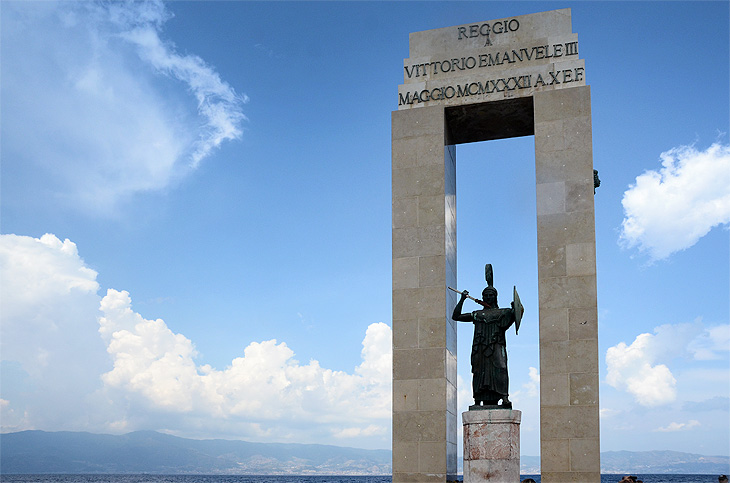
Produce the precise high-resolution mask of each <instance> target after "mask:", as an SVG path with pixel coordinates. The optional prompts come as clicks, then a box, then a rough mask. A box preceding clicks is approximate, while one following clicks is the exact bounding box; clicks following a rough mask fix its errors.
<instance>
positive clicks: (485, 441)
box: [462, 409, 522, 483]
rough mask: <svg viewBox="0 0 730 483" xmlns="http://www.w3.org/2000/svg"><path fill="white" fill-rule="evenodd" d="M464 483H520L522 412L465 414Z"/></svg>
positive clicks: (499, 410) (477, 412)
mask: <svg viewBox="0 0 730 483" xmlns="http://www.w3.org/2000/svg"><path fill="white" fill-rule="evenodd" d="M462 418H463V421H464V483H519V481H520V421H521V419H522V411H517V410H511V409H492V410H477V411H467V412H465V413H462Z"/></svg>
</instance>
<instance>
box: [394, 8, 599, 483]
mask: <svg viewBox="0 0 730 483" xmlns="http://www.w3.org/2000/svg"><path fill="white" fill-rule="evenodd" d="M409 55H410V57H409V58H408V59H405V61H404V66H403V74H404V83H403V84H402V85H400V86H399V88H398V110H397V111H394V112H393V113H392V170H393V171H392V176H393V177H392V183H393V185H392V194H393V481H394V482H406V481H415V482H419V483H424V482H430V481H439V482H443V481H447V480H450V479H452V478H453V477H454V476H455V475H456V465H457V441H456V435H457V424H460V422H459V421H458V418H457V405H456V326H455V322H453V321H452V320H451V314H452V311H453V307H454V305H455V303H456V294H454V293H453V292H451V291H449V290H447V287H448V286H452V287H455V286H456V246H457V245H456V150H455V145H456V144H460V143H469V142H476V141H485V140H492V139H501V138H509V137H516V136H527V135H534V136H535V178H536V187H537V251H538V283H539V338H540V447H541V467H542V481H543V482H544V483H553V482H554V483H558V482H559V483H565V482H571V481H575V482H583V483H588V482H600V462H599V453H600V447H599V417H598V335H597V334H598V332H597V302H596V262H595V214H594V206H593V197H594V193H593V152H592V139H591V100H590V87H589V86H587V85H586V80H585V78H586V72H585V63H584V60H583V59H581V58H580V57H579V53H578V36H577V34H574V33H572V28H571V17H570V9H563V10H555V11H550V12H543V13H536V14H531V15H523V16H517V17H511V18H505V19H498V20H490V21H486V22H478V23H474V24H467V25H459V26H454V27H447V28H441V29H436V30H428V31H423V32H415V33H411V34H410V50H409ZM488 255H489V254H485V259H487V258H488ZM489 261H492V260H491V259H490V260H489ZM492 262H494V263H498V261H492ZM526 305H527V306H528V310H531V312H532V310H534V309H532V308H531V307H530V305H529V303H526ZM532 313H534V312H532Z"/></svg>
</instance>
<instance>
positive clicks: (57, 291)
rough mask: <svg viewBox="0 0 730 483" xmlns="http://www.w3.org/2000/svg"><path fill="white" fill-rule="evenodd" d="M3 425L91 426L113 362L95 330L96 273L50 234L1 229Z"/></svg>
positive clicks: (67, 243)
mask: <svg viewBox="0 0 730 483" xmlns="http://www.w3.org/2000/svg"><path fill="white" fill-rule="evenodd" d="M0 273H1V274H2V299H1V300H0V305H2V310H0V355H2V365H1V366H0V367H1V368H2V381H3V384H2V398H3V399H4V400H6V401H7V404H4V407H3V410H4V411H3V420H2V426H3V428H4V429H6V428H17V429H28V428H29V427H44V426H46V425H50V426H52V427H54V428H55V429H70V428H74V427H76V428H78V427H82V428H85V427H86V424H87V423H88V419H89V417H90V416H89V415H90V414H91V413H92V412H93V411H92V405H93V404H92V402H91V401H89V400H88V396H89V395H90V394H91V393H92V392H93V391H95V390H96V389H98V388H100V387H101V381H100V380H99V378H98V376H99V373H100V371H103V370H105V368H106V367H108V366H110V364H109V362H108V358H107V356H106V354H105V352H104V344H103V342H102V341H101V339H100V338H99V336H98V334H97V333H96V326H97V322H96V318H97V314H98V307H99V301H100V297H99V296H98V295H97V290H98V288H99V285H98V283H97V281H96V276H97V274H96V272H95V271H93V270H91V269H89V268H88V267H87V266H86V264H85V263H84V261H83V260H82V259H81V258H80V257H79V254H78V250H77V248H76V245H75V244H74V243H73V242H71V241H70V240H64V241H61V240H60V239H58V238H57V237H56V236H54V235H51V234H46V235H43V236H42V237H40V238H32V237H28V236H16V235H0Z"/></svg>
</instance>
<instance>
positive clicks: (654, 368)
mask: <svg viewBox="0 0 730 483" xmlns="http://www.w3.org/2000/svg"><path fill="white" fill-rule="evenodd" d="M728 331H730V326H727V325H719V326H711V327H705V325H704V324H703V323H702V322H701V321H700V320H697V321H695V322H693V323H684V324H665V325H661V326H659V327H656V328H655V329H654V333H653V334H649V333H644V334H639V335H638V336H637V337H636V339H635V340H634V341H633V342H632V343H631V344H630V345H627V344H626V343H625V342H620V343H619V344H617V345H615V346H613V347H610V348H609V349H608V350H607V351H606V366H607V373H606V382H607V383H608V384H610V385H611V386H613V387H614V388H616V389H619V390H623V391H627V392H628V393H629V394H631V395H633V396H634V399H635V400H636V401H637V402H638V403H639V404H641V405H643V406H647V407H654V406H660V405H663V404H667V403H670V402H672V401H674V400H675V399H676V397H677V380H676V378H675V377H674V375H673V374H672V371H671V370H670V369H669V366H668V365H667V364H668V363H669V362H670V361H671V360H672V359H674V358H676V357H683V358H686V359H690V360H700V361H701V360H717V359H722V358H724V357H727V352H728V350H730V349H729V348H728V346H727V344H726V341H727V337H728Z"/></svg>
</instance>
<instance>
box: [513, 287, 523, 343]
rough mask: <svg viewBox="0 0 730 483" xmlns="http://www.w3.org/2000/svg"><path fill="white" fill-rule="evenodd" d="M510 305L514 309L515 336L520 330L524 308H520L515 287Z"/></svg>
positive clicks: (520, 304)
mask: <svg viewBox="0 0 730 483" xmlns="http://www.w3.org/2000/svg"><path fill="white" fill-rule="evenodd" d="M512 304H513V305H514V309H515V334H517V333H518V332H519V330H520V322H521V321H522V314H524V313H525V308H524V307H523V306H522V302H520V296H519V295H518V294H517V287H515V288H514V293H513V299H512Z"/></svg>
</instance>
